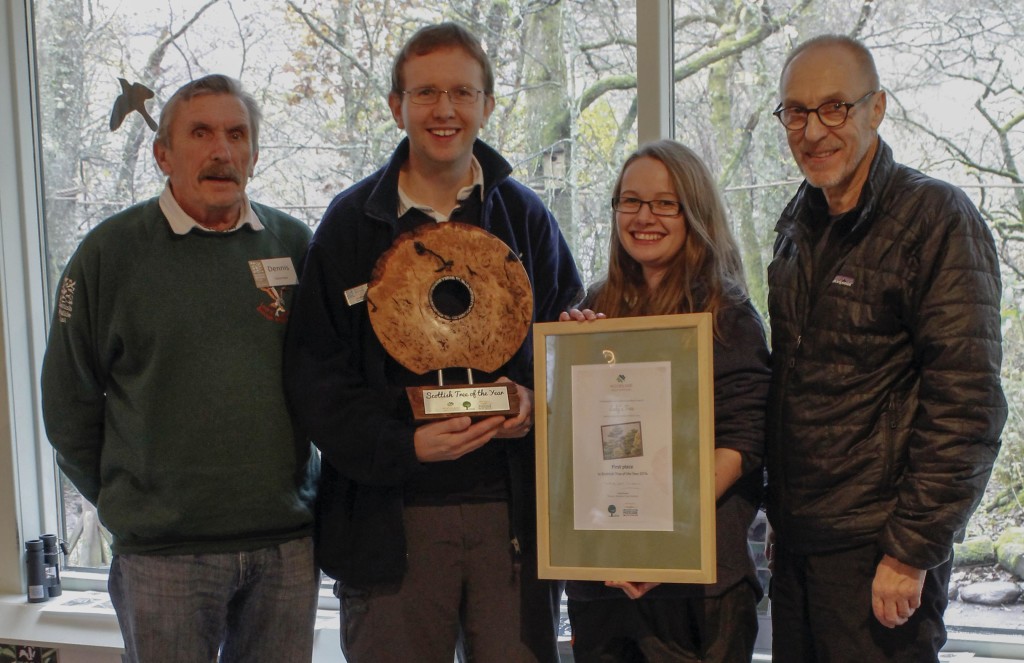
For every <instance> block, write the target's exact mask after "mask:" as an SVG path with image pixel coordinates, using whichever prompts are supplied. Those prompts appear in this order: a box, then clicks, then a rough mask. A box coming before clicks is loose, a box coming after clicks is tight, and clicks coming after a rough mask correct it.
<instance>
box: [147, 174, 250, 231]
mask: <svg viewBox="0 0 1024 663" xmlns="http://www.w3.org/2000/svg"><path fill="white" fill-rule="evenodd" d="M160 211H162V212H163V213H164V216H165V217H167V223H168V225H170V226H171V230H172V231H174V234H176V235H187V234H188V233H189V232H190V231H191V230H192V229H193V228H199V229H200V230H202V231H204V232H208V233H209V232H227V233H229V232H234V231H236V230H238V229H239V228H241V227H242V226H244V225H246V224H248V225H249V226H252V229H253V230H263V224H262V223H260V219H259V217H258V216H256V212H254V211H253V209H252V205H250V204H249V196H248V195H246V194H245V193H243V194H242V213H241V214H240V215H239V216H238V222H237V223H236V224H235V225H234V226H232V227H231V228H228V229H227V230H222V231H214V230H210V229H209V228H206V227H204V226H202V225H200V224H199V223H198V222H197V221H196V220H195V219H193V218H192V217H191V216H189V215H188V214H187V213H186V212H185V210H183V209H181V205H179V204H178V201H177V200H175V199H174V194H173V193H171V183H170V180H168V181H167V182H165V183H164V190H163V192H162V193H161V194H160Z"/></svg>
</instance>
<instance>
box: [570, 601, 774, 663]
mask: <svg viewBox="0 0 1024 663" xmlns="http://www.w3.org/2000/svg"><path fill="white" fill-rule="evenodd" d="M569 621H570V622H571V624H572V640H573V643H572V654H573V658H574V659H575V660H576V663H642V662H644V661H649V662H650V663H675V662H679V663H683V662H686V663H689V662H692V661H707V662H713V663H750V659H751V657H752V656H753V653H754V640H756V639H757V596H756V595H755V594H754V590H753V588H752V587H751V586H750V585H749V584H747V583H746V582H741V583H739V584H738V585H736V586H735V587H733V588H731V589H729V590H728V591H726V592H725V593H724V594H722V595H721V596H715V597H709V598H641V599H637V600H633V599H631V598H629V597H627V596H626V595H625V594H623V596H622V598H613V599H598V600H594V601H573V600H571V599H570V600H569Z"/></svg>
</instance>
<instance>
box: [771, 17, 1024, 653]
mask: <svg viewBox="0 0 1024 663" xmlns="http://www.w3.org/2000/svg"><path fill="white" fill-rule="evenodd" d="M780 93H781V98H782V103H781V104H780V105H779V108H778V109H777V110H776V111H775V115H776V116H777V117H778V118H779V119H780V120H781V121H782V124H783V125H784V126H785V128H786V134H787V140H788V142H789V146H790V149H791V151H792V153H793V157H794V159H795V161H796V163H797V165H798V166H799V167H800V169H801V171H802V172H803V174H804V177H805V181H804V183H803V184H802V185H801V187H800V189H799V191H798V192H797V194H796V196H795V197H794V198H793V200H792V201H791V202H790V204H789V205H788V207H787V208H786V209H785V211H784V212H783V213H782V216H781V218H780V219H779V222H778V225H777V227H776V230H777V232H778V238H777V240H776V244H775V257H774V260H773V261H772V263H771V265H770V266H769V268H768V282H769V289H770V292H769V298H768V299H769V314H770V319H771V327H772V348H773V370H774V375H773V380H772V383H773V384H772V395H771V398H770V401H769V412H768V437H767V440H768V449H767V464H768V484H769V498H768V500H769V501H768V516H769V520H770V522H771V525H772V527H773V529H774V531H775V544H774V576H773V578H772V590H771V591H772V602H773V603H772V615H773V626H774V628H773V630H774V634H775V637H774V645H773V649H774V652H773V653H774V659H773V660H774V661H775V663H790V662H792V661H800V662H803V661H808V662H811V661H833V662H834V661H907V662H911V661H912V662H913V663H922V662H924V661H935V660H937V652H938V650H939V649H940V648H941V647H942V645H943V644H944V643H945V640H946V631H945V627H944V625H943V612H944V610H945V607H946V603H947V595H946V593H947V586H948V583H949V574H950V568H951V557H952V555H951V551H952V545H953V541H954V540H955V539H956V538H957V537H958V536H961V535H962V532H963V530H964V527H965V525H966V523H967V520H968V519H969V517H970V515H971V513H972V512H973V511H974V509H975V508H976V507H977V505H978V501H979V500H980V499H981V496H982V493H983V491H984V489H985V484H986V483H987V481H988V477H989V474H990V472H991V469H992V463H993V462H994V460H995V457H996V454H997V452H998V450H999V435H1000V432H1001V431H1002V427H1003V424H1004V423H1005V421H1006V414H1007V412H1006V401H1005V399H1004V397H1003V392H1002V388H1001V386H1000V381H999V370H1000V363H1001V361H1002V349H1001V336H1000V314H999V311H1000V305H999V302H1000V277H999V262H998V259H997V255H996V251H995V245H994V242H993V240H992V236H991V233H990V232H989V230H988V228H987V227H986V225H985V223H984V222H983V221H982V219H981V216H980V214H979V213H978V211H977V209H976V208H975V207H974V205H973V204H972V203H971V202H970V201H969V200H968V198H967V196H966V195H964V193H963V192H962V191H960V190H959V189H957V188H956V187H954V186H952V185H950V184H947V183H945V182H940V181H938V180H935V179H932V178H929V177H927V176H925V175H922V174H921V173H919V172H917V171H915V170H912V169H910V168H908V167H906V166H903V165H901V164H898V163H895V162H894V161H893V157H892V150H891V149H890V148H889V146H888V145H886V144H885V143H884V142H883V141H882V140H881V139H880V138H879V136H878V126H879V124H880V123H881V121H882V118H883V117H884V115H885V103H886V95H885V92H884V91H882V90H881V89H880V87H879V82H878V74H877V72H876V70H875V66H874V62H873V60H872V57H871V54H870V53H869V52H868V51H867V49H866V48H865V47H864V46H863V45H862V44H860V43H859V42H857V41H855V40H852V39H849V38H846V37H838V36H831V35H827V36H824V37H818V38H816V39H814V40H811V41H809V42H807V43H805V44H802V45H801V46H798V47H797V48H796V49H795V50H794V51H793V53H792V54H791V55H790V56H789V59H788V60H787V61H786V65H785V66H784V68H783V72H782V77H781V81H780Z"/></svg>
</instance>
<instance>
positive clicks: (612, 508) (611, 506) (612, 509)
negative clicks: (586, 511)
mask: <svg viewBox="0 0 1024 663" xmlns="http://www.w3.org/2000/svg"><path fill="white" fill-rule="evenodd" d="M615 511H616V509H615V505H614V504H609V505H608V515H609V516H611V517H612V518H614V517H615Z"/></svg>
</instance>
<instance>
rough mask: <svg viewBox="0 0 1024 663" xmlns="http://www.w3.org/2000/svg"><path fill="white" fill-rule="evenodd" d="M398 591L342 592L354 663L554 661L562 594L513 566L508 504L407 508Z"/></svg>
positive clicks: (530, 563) (393, 587) (528, 564)
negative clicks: (403, 566)
mask: <svg viewBox="0 0 1024 663" xmlns="http://www.w3.org/2000/svg"><path fill="white" fill-rule="evenodd" d="M404 523H405V533H406V539H407V542H408V546H407V551H408V559H409V566H408V570H407V571H406V574H405V577H404V578H403V579H402V581H401V582H399V583H395V584H385V585H374V586H371V587H352V586H341V585H337V586H336V587H335V592H336V593H337V595H338V597H339V598H340V599H341V649H342V652H343V653H344V654H345V659H346V660H347V661H349V663H411V662H413V661H415V663H452V660H453V659H454V658H455V653H456V647H458V649H459V656H460V660H462V661H466V662H467V663H491V662H492V661H501V662H502V663H554V662H555V661H557V660H558V652H557V639H556V626H557V623H558V607H559V601H560V596H561V587H560V584H559V583H557V582H553V581H549V580H538V579H537V568H536V562H535V559H534V557H533V555H530V554H525V553H524V555H523V560H522V561H523V565H522V567H521V568H520V567H518V566H517V565H516V561H517V560H516V558H515V556H514V554H513V550H512V545H511V542H510V537H509V520H508V504H507V503H505V502H487V503H482V504H472V503H471V504H453V505H444V506H407V507H406V508H405V514H404Z"/></svg>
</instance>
